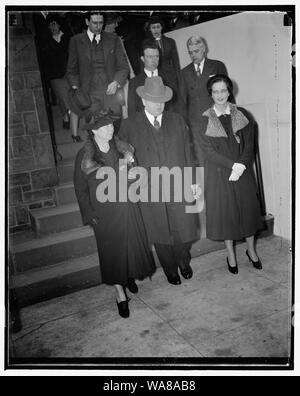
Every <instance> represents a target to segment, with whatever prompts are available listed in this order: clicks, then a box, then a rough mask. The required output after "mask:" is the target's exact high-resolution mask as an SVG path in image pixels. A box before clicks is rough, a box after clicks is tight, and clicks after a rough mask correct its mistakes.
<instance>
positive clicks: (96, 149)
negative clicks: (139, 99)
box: [74, 114, 154, 317]
mask: <svg viewBox="0 0 300 396" xmlns="http://www.w3.org/2000/svg"><path fill="white" fill-rule="evenodd" d="M117 118H118V117H117ZM114 119H116V117H114ZM113 121H114V120H113V118H112V116H109V115H103V114H102V115H101V114H100V115H99V116H98V117H97V116H96V117H94V118H93V120H92V121H91V122H90V123H89V124H87V125H85V126H84V127H82V128H84V129H87V130H88V138H87V140H86V143H85V145H84V147H83V148H82V149H81V150H80V151H79V152H78V154H77V156H76V160H75V171H74V187H75V192H76V196H77V199H78V203H79V207H80V211H81V215H82V219H83V224H89V225H91V226H92V227H93V229H94V233H95V237H96V241H97V247H98V253H99V260H100V266H101V275H102V282H103V283H106V284H108V285H114V286H115V288H116V291H117V306H118V310H119V314H120V315H121V316H122V317H128V316H129V308H128V301H129V300H128V298H127V296H126V291H125V288H126V287H128V289H129V290H130V291H131V292H132V293H137V291H138V287H137V285H136V283H135V279H140V280H142V279H144V278H146V277H147V276H151V275H152V273H153V269H154V265H153V258H152V255H151V251H150V248H149V245H148V242H147V236H146V232H145V228H144V223H143V221H142V217H141V214H140V209H139V206H138V205H137V204H135V203H131V202H118V201H119V199H118V196H119V177H121V174H120V172H122V171H124V168H125V167H127V166H128V165H129V164H130V162H131V161H132V160H133V147H132V146H131V145H129V144H127V143H125V142H122V141H121V140H120V139H118V138H117V137H113V133H114V128H113ZM123 157H124V158H125V159H123ZM122 159H123V160H122ZM119 160H121V162H119ZM103 167H105V168H103ZM107 170H109V171H110V173H111V172H112V176H114V175H115V176H114V177H112V176H111V175H110V176H108V179H106V178H105V177H104V172H107ZM119 171H120V172H119ZM106 174H107V173H106ZM128 175H129V178H130V172H129V173H128ZM110 177H111V178H110ZM108 180H109V181H110V183H109V182H108ZM102 183H103V185H101V184H102ZM105 186H106V187H105ZM125 190H126V193H127V179H125ZM109 192H110V193H111V194H112V195H111V197H109V198H108V200H107V201H105V197H107V195H108V194H109Z"/></svg>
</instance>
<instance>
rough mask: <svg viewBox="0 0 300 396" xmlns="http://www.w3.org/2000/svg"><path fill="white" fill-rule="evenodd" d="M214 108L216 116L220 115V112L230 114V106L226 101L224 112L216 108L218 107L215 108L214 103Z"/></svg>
mask: <svg viewBox="0 0 300 396" xmlns="http://www.w3.org/2000/svg"><path fill="white" fill-rule="evenodd" d="M214 110H215V113H216V115H217V117H220V116H221V115H222V114H228V115H230V107H229V104H228V103H227V106H226V109H225V111H224V113H221V112H220V110H218V109H217V108H216V105H214Z"/></svg>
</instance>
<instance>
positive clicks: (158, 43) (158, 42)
mask: <svg viewBox="0 0 300 396" xmlns="http://www.w3.org/2000/svg"><path fill="white" fill-rule="evenodd" d="M156 41H157V45H158V48H159V49H160V50H161V52H162V53H163V51H164V50H163V45H162V40H161V39H158V40H156Z"/></svg>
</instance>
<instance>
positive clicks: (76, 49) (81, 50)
mask: <svg viewBox="0 0 300 396" xmlns="http://www.w3.org/2000/svg"><path fill="white" fill-rule="evenodd" d="M101 40H102V43H103V51H104V61H105V69H106V73H107V76H108V79H109V83H111V82H112V81H114V80H115V81H117V82H118V83H119V84H120V85H121V86H123V85H124V84H125V82H126V79H127V76H128V74H129V66H128V62H127V59H126V55H125V53H124V50H123V48H122V45H121V42H120V39H119V37H118V36H117V35H115V34H113V33H107V32H102V33H101ZM91 50H92V47H91V42H90V39H89V37H88V35H87V32H84V33H80V34H77V35H75V36H73V37H72V38H71V40H70V47H69V60H68V66H67V73H66V77H67V79H68V81H69V83H70V85H76V86H78V87H81V88H82V89H83V90H85V91H87V92H88V90H89V83H90V79H91V77H92V57H91Z"/></svg>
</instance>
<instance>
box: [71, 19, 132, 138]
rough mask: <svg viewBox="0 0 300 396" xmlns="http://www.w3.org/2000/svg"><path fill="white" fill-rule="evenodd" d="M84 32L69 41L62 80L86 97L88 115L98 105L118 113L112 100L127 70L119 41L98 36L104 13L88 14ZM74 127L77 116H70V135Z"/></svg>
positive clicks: (115, 102) (102, 34)
mask: <svg viewBox="0 0 300 396" xmlns="http://www.w3.org/2000/svg"><path fill="white" fill-rule="evenodd" d="M85 22H86V25H87V31H86V32H84V33H80V34H77V35H75V36H73V37H72V38H71V40H70V47H69V59H68V66H67V73H66V77H67V79H68V81H69V83H70V85H71V86H72V88H73V89H77V88H81V89H82V90H83V91H84V92H86V93H88V94H89V95H90V98H91V101H92V111H93V108H94V107H95V106H97V107H98V105H99V103H100V104H101V106H102V108H111V109H112V110H113V111H115V112H116V113H117V112H119V113H121V104H120V103H118V100H115V98H114V97H115V94H116V92H117V90H118V88H121V87H122V86H123V85H124V83H125V82H126V79H127V76H128V73H129V67H128V62H127V59H126V56H125V54H124V51H123V48H122V45H121V43H120V40H119V38H118V37H117V36H116V35H115V34H112V33H108V32H102V28H103V25H104V13H101V12H99V11H91V12H89V13H87V17H86V19H85ZM77 127H78V115H77V114H75V113H73V112H72V113H71V129H72V133H73V135H76V134H77V133H76V132H75V131H76V130H77Z"/></svg>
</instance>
